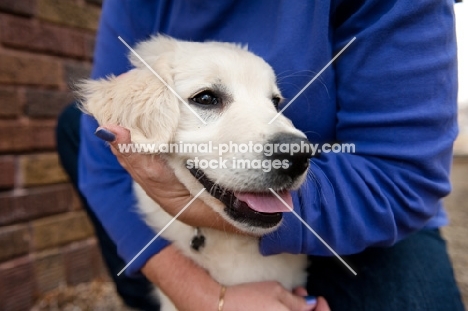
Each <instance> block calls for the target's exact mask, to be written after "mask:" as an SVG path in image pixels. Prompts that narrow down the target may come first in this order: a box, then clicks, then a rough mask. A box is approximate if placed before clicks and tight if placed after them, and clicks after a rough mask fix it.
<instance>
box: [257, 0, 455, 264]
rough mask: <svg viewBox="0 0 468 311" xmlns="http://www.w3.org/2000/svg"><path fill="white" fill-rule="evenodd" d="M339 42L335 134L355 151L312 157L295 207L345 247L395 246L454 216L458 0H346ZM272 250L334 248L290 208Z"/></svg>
mask: <svg viewBox="0 0 468 311" xmlns="http://www.w3.org/2000/svg"><path fill="white" fill-rule="evenodd" d="M332 19H333V23H334V26H333V27H334V31H333V38H332V39H331V40H332V45H333V47H334V49H335V50H336V51H338V50H339V49H341V48H342V47H343V46H344V45H345V44H346V43H347V42H349V41H350V40H351V38H352V37H353V36H356V37H357V40H356V41H355V42H354V43H353V45H351V46H350V48H349V49H348V50H347V51H346V52H345V53H344V54H343V55H342V56H340V58H339V59H338V60H337V61H336V63H335V64H334V68H333V69H332V70H334V71H335V75H336V79H335V83H336V90H337V91H336V92H337V93H336V95H337V102H336V105H337V111H338V112H337V116H336V133H337V134H336V138H337V140H338V141H340V142H348V143H354V144H355V147H356V153H355V154H344V153H337V154H334V153H328V154H323V153H322V154H321V155H320V156H319V157H318V158H313V159H312V160H311V168H310V170H311V174H310V175H311V176H309V179H308V181H307V183H306V184H305V186H304V187H302V188H301V190H300V191H298V192H297V193H295V195H294V204H295V209H296V211H297V212H298V213H299V214H300V215H301V217H302V218H303V219H305V221H306V222H307V223H308V224H309V225H310V226H311V227H312V228H313V229H314V230H315V231H316V232H317V233H318V234H319V235H320V236H322V237H323V238H324V239H325V240H326V242H327V243H328V244H329V245H330V246H331V247H332V248H333V249H335V250H336V251H337V252H338V253H339V254H353V253H358V252H360V251H362V250H364V249H365V248H367V247H371V246H383V247H385V246H391V245H393V244H395V243H396V242H398V241H399V240H401V239H403V238H405V237H407V236H408V235H409V234H411V233H413V232H415V231H417V230H420V229H422V228H424V227H431V226H433V227H437V226H439V225H443V224H444V222H445V217H444V215H443V214H444V212H443V209H442V207H441V199H442V198H443V197H444V196H446V195H447V194H448V193H449V191H450V183H449V168H450V165H451V158H452V144H453V140H454V139H455V137H456V135H457V125H456V94H457V78H456V76H457V72H456V43H455V33H454V16H453V0H443V1H441V0H424V1H405V0H402V1H380V0H371V1H346V0H345V1H342V4H341V5H340V6H338V8H337V11H336V12H335V15H334V16H333V17H332ZM260 247H261V251H262V253H263V254H266V255H268V254H276V253H280V252H290V253H306V254H314V255H320V256H329V255H331V253H330V252H329V251H328V249H326V248H325V247H324V246H323V245H322V244H321V243H320V242H319V241H318V240H317V238H316V237H315V236H314V235H313V234H312V233H311V232H309V231H308V230H307V229H306V228H305V227H304V226H303V225H302V224H301V223H300V222H299V220H297V219H296V218H295V216H294V215H292V214H291V213H287V214H285V219H284V224H283V225H282V226H281V227H280V229H279V230H278V231H277V232H274V233H273V234H271V235H269V236H267V237H265V238H263V239H262V240H261V242H260Z"/></svg>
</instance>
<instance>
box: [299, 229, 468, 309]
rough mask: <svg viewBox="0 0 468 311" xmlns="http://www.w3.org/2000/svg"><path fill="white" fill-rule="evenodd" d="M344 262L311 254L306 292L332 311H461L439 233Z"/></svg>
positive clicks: (427, 233) (416, 236)
mask: <svg viewBox="0 0 468 311" xmlns="http://www.w3.org/2000/svg"><path fill="white" fill-rule="evenodd" d="M343 259H344V260H345V261H346V262H347V263H348V264H349V265H350V266H351V267H352V268H353V269H354V270H355V271H356V272H357V276H354V275H353V274H352V273H351V272H350V271H349V270H348V269H347V268H346V267H344V266H343V264H342V263H341V262H339V261H338V260H337V259H336V258H331V257H326V258H325V257H314V256H310V261H311V264H310V267H309V281H308V290H309V293H310V294H312V295H317V296H324V297H325V298H326V299H327V301H328V303H329V305H330V308H331V310H332V311H341V310H343V311H344V310H346V311H406V310H408V311H463V310H465V309H464V307H463V303H462V301H461V297H460V292H459V290H458V287H457V285H456V283H455V279H454V275H453V269H452V265H451V262H450V259H449V257H448V255H447V249H446V244H445V241H444V240H443V238H442V237H441V235H440V233H439V230H422V231H420V232H418V233H415V234H413V235H411V236H410V237H408V238H407V239H405V240H403V241H401V242H399V243H397V244H395V245H394V246H392V247H389V248H369V249H367V250H365V251H363V252H362V253H360V254H356V255H352V256H344V257H343Z"/></svg>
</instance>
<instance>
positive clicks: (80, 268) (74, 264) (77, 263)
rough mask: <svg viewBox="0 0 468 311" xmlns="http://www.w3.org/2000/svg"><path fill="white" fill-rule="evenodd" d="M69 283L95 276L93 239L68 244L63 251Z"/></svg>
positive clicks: (90, 278) (86, 280)
mask: <svg viewBox="0 0 468 311" xmlns="http://www.w3.org/2000/svg"><path fill="white" fill-rule="evenodd" d="M63 256H64V259H65V271H66V276H67V284H71V285H76V284H79V283H83V282H89V281H91V280H93V279H94V278H95V275H94V271H95V270H94V263H93V259H94V258H93V253H92V244H91V241H88V240H86V241H82V242H77V243H73V244H71V245H68V246H66V247H65V249H64V253H63Z"/></svg>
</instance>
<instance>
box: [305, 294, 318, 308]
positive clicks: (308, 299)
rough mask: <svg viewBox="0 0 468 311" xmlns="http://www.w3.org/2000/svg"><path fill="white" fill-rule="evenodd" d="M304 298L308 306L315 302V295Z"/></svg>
mask: <svg viewBox="0 0 468 311" xmlns="http://www.w3.org/2000/svg"><path fill="white" fill-rule="evenodd" d="M304 299H305V301H306V303H307V304H308V305H309V306H310V305H315V304H316V303H317V297H315V296H305V297H304Z"/></svg>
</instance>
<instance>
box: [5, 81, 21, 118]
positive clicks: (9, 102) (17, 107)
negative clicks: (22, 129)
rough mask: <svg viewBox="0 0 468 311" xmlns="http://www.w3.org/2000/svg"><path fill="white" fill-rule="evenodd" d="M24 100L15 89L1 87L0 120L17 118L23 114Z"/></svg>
mask: <svg viewBox="0 0 468 311" xmlns="http://www.w3.org/2000/svg"><path fill="white" fill-rule="evenodd" d="M21 105H22V100H21V96H20V94H19V92H18V91H17V90H15V89H13V88H6V87H0V118H8V117H17V116H18V115H19V114H20V113H21Z"/></svg>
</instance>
